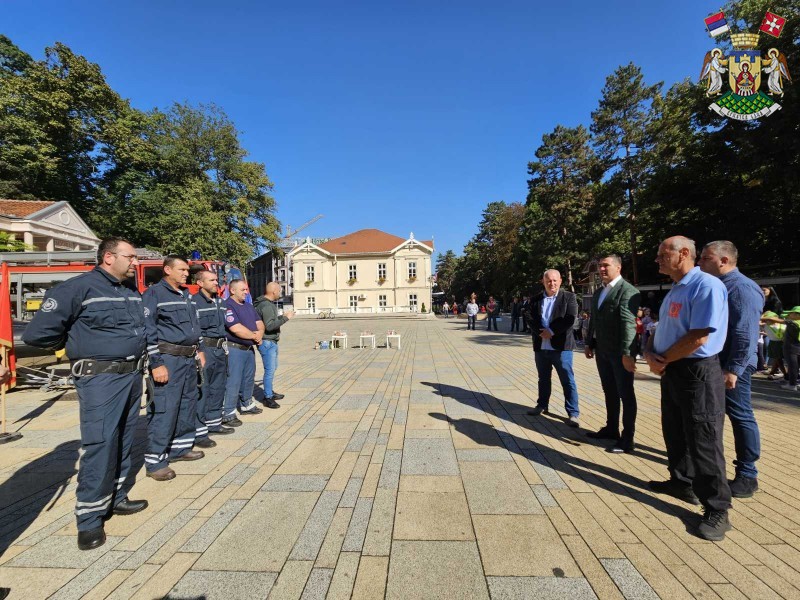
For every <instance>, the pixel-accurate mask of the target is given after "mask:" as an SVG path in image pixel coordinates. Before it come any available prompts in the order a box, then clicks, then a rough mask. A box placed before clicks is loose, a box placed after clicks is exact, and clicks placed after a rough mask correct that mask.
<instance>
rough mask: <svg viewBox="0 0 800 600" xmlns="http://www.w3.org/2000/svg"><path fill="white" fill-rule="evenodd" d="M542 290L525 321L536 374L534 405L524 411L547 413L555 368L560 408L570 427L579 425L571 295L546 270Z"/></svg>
mask: <svg viewBox="0 0 800 600" xmlns="http://www.w3.org/2000/svg"><path fill="white" fill-rule="evenodd" d="M542 286H543V287H544V291H543V292H542V293H540V294H539V295H538V296H535V297H534V299H533V301H532V302H531V305H530V311H529V312H527V314H526V315H525V320H526V321H527V322H528V324H529V325H530V328H531V336H532V337H533V356H534V359H535V360H536V371H537V373H538V374H539V399H538V401H537V402H536V408H534V409H533V410H532V411H530V412H528V414H529V415H533V416H535V417H538V416H539V415H541V414H542V413H547V412H548V407H549V404H550V392H551V390H552V384H551V378H552V375H553V369H555V370H556V374H557V375H558V379H559V381H561V387H562V389H563V390H564V409H565V410H566V412H567V418H568V421H567V422H568V423H569V425H570V426H571V427H579V426H580V421H579V415H580V410H579V409H578V388H577V386H576V385H575V374H574V373H573V372H572V352H573V350H575V337H574V335H573V333H572V332H573V325H575V319H577V318H578V301H577V299H576V298H575V294H573V293H572V292H567V291H565V290H562V289H561V273H559V272H558V271H556V270H555V269H548V270H547V271H545V272H544V275H543V276H542Z"/></svg>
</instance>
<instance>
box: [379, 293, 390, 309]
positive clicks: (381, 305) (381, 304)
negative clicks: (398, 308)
mask: <svg viewBox="0 0 800 600" xmlns="http://www.w3.org/2000/svg"><path fill="white" fill-rule="evenodd" d="M387 305H388V303H387V301H386V294H378V307H379V308H386V306H387Z"/></svg>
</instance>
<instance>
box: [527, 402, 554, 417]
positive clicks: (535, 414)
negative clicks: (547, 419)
mask: <svg viewBox="0 0 800 600" xmlns="http://www.w3.org/2000/svg"><path fill="white" fill-rule="evenodd" d="M542 413H544V414H549V411H548V410H547V407H546V406H542V405H541V404H537V405H536V407H535V408H534V409H533V410H529V411H528V414H529V415H531V416H533V417H538V416H539V415H540V414H542Z"/></svg>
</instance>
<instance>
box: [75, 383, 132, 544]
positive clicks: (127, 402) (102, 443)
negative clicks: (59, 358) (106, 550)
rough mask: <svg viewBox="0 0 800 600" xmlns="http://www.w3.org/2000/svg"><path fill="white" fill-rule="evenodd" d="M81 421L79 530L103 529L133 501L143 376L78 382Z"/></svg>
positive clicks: (76, 509)
mask: <svg viewBox="0 0 800 600" xmlns="http://www.w3.org/2000/svg"><path fill="white" fill-rule="evenodd" d="M75 388H76V390H77V391H78V406H79V412H80V421H81V446H83V455H82V456H81V461H80V467H79V468H78V488H77V490H75V496H76V500H77V502H76V503H75V515H76V517H77V520H78V531H88V530H89V529H96V528H97V527H101V526H102V525H103V517H104V516H105V515H106V514H107V513H108V512H109V511H110V510H111V508H112V507H114V506H116V505H117V504H119V503H120V502H121V501H122V500H124V499H125V498H127V497H128V491H130V489H131V488H132V487H133V483H134V481H135V479H136V474H135V473H131V446H133V434H134V432H135V431H136V420H137V419H138V418H139V403H140V402H141V400H142V373H141V372H137V373H126V374H124V375H116V374H111V373H104V374H102V375H94V376H92V377H79V378H76V379H75Z"/></svg>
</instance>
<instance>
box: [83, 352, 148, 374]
mask: <svg viewBox="0 0 800 600" xmlns="http://www.w3.org/2000/svg"><path fill="white" fill-rule="evenodd" d="M70 365H72V376H73V377H91V376H93V375H101V374H103V373H112V374H114V375H125V374H126V373H135V372H136V371H142V370H144V365H145V357H144V356H142V357H139V358H132V359H130V360H96V359H94V358H83V359H81V360H74V361H72V362H70Z"/></svg>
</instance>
